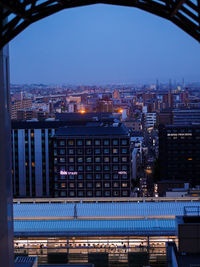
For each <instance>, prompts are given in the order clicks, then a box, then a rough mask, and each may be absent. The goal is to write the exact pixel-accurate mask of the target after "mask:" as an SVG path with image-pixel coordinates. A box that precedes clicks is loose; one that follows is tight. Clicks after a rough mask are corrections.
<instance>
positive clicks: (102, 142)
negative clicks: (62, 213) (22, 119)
mask: <svg viewBox="0 0 200 267" xmlns="http://www.w3.org/2000/svg"><path fill="white" fill-rule="evenodd" d="M129 142H130V140H129V135H128V132H127V129H126V128H125V127H124V126H123V125H122V124H117V125H113V126H100V125H97V126H86V127H66V128H62V129H59V130H58V131H57V132H56V134H55V136H54V138H53V150H54V152H53V155H54V192H55V193H54V196H55V197H128V196H130V177H131V176H130V148H129Z"/></svg>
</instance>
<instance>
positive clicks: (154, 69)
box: [10, 4, 200, 84]
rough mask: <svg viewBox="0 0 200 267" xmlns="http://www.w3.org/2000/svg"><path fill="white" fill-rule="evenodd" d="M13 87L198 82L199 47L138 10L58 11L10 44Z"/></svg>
mask: <svg viewBox="0 0 200 267" xmlns="http://www.w3.org/2000/svg"><path fill="white" fill-rule="evenodd" d="M10 64H11V82H12V83H47V84H49V83H56V84H62V83H71V84H106V83H138V82H139V83H147V82H151V83H155V81H156V79H159V81H163V82H166V81H168V80H169V79H172V81H173V80H176V81H181V80H182V79H183V78H184V79H185V81H186V82H189V81H200V44H199V43H198V42H197V41H196V40H194V39H193V38H192V37H190V36H189V35H188V34H186V33H185V32H184V31H182V30H181V29H179V28H178V27H177V26H176V25H174V24H172V23H171V22H169V21H167V20H164V19H162V18H160V17H157V16H155V15H152V14H149V13H147V12H144V11H142V10H139V9H136V8H129V7H119V6H110V5H102V4H98V5H92V6H87V7H80V8H73V9H68V10H63V11H61V12H59V13H56V14H54V15H52V16H50V17H48V18H45V19H43V20H41V21H39V22H37V23H34V24H33V25H31V26H29V27H28V28H27V29H26V30H25V31H24V32H22V33H21V34H20V35H18V36H17V37H16V38H15V39H14V40H13V41H11V43H10Z"/></svg>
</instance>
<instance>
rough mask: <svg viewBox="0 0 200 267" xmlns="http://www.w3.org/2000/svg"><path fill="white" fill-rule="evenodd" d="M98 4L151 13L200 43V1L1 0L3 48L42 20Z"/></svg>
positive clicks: (0, 39) (0, 46)
mask: <svg viewBox="0 0 200 267" xmlns="http://www.w3.org/2000/svg"><path fill="white" fill-rule="evenodd" d="M98 3H101V4H111V5H120V6H129V7H136V8H139V9H142V10H144V11H147V12H150V13H152V14H155V15H157V16H160V17H162V18H165V19H167V20H170V21H171V22H173V23H174V24H176V25H177V26H178V27H179V28H181V29H182V30H184V31H185V32H187V33H188V34H189V35H190V36H192V37H193V38H194V39H196V40H197V41H199V42H200V0H103V1H101V0H99V1H98V0H0V19H1V21H0V49H1V48H2V47H3V46H4V45H5V44H7V43H8V42H9V41H10V40H12V39H13V38H14V37H15V36H16V35H18V34H19V33H20V32H22V31H23V30H24V29H25V28H26V27H28V26H29V25H30V24H32V23H34V22H36V21H38V20H40V19H43V18H45V17H47V16H49V15H51V14H54V13H56V12H58V11H60V10H63V9H67V8H72V7H79V6H86V5H92V4H98Z"/></svg>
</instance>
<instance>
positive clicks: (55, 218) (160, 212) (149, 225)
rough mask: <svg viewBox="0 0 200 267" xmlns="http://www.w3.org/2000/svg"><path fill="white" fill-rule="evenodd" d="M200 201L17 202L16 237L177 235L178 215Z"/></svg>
mask: <svg viewBox="0 0 200 267" xmlns="http://www.w3.org/2000/svg"><path fill="white" fill-rule="evenodd" d="M199 204H200V202H198V201H194V202H192V203H191V202H149V203H137V202H133V203H128V202H125V203H112V202H111V203H110V202H109V203H26V204H25V203H23V204H14V233H15V236H16V237H23V236H24V237H31V236H33V237H52V236H54V237H55V236H71V237H72V236H78V237H81V236H167V235H175V233H176V224H175V217H176V216H180V215H183V214H184V207H190V206H194V207H197V206H200V205H199Z"/></svg>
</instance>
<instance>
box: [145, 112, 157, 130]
mask: <svg viewBox="0 0 200 267" xmlns="http://www.w3.org/2000/svg"><path fill="white" fill-rule="evenodd" d="M156 119H157V114H156V113H145V114H144V126H145V128H153V127H154V126H155V125H156V122H157V121H156Z"/></svg>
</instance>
